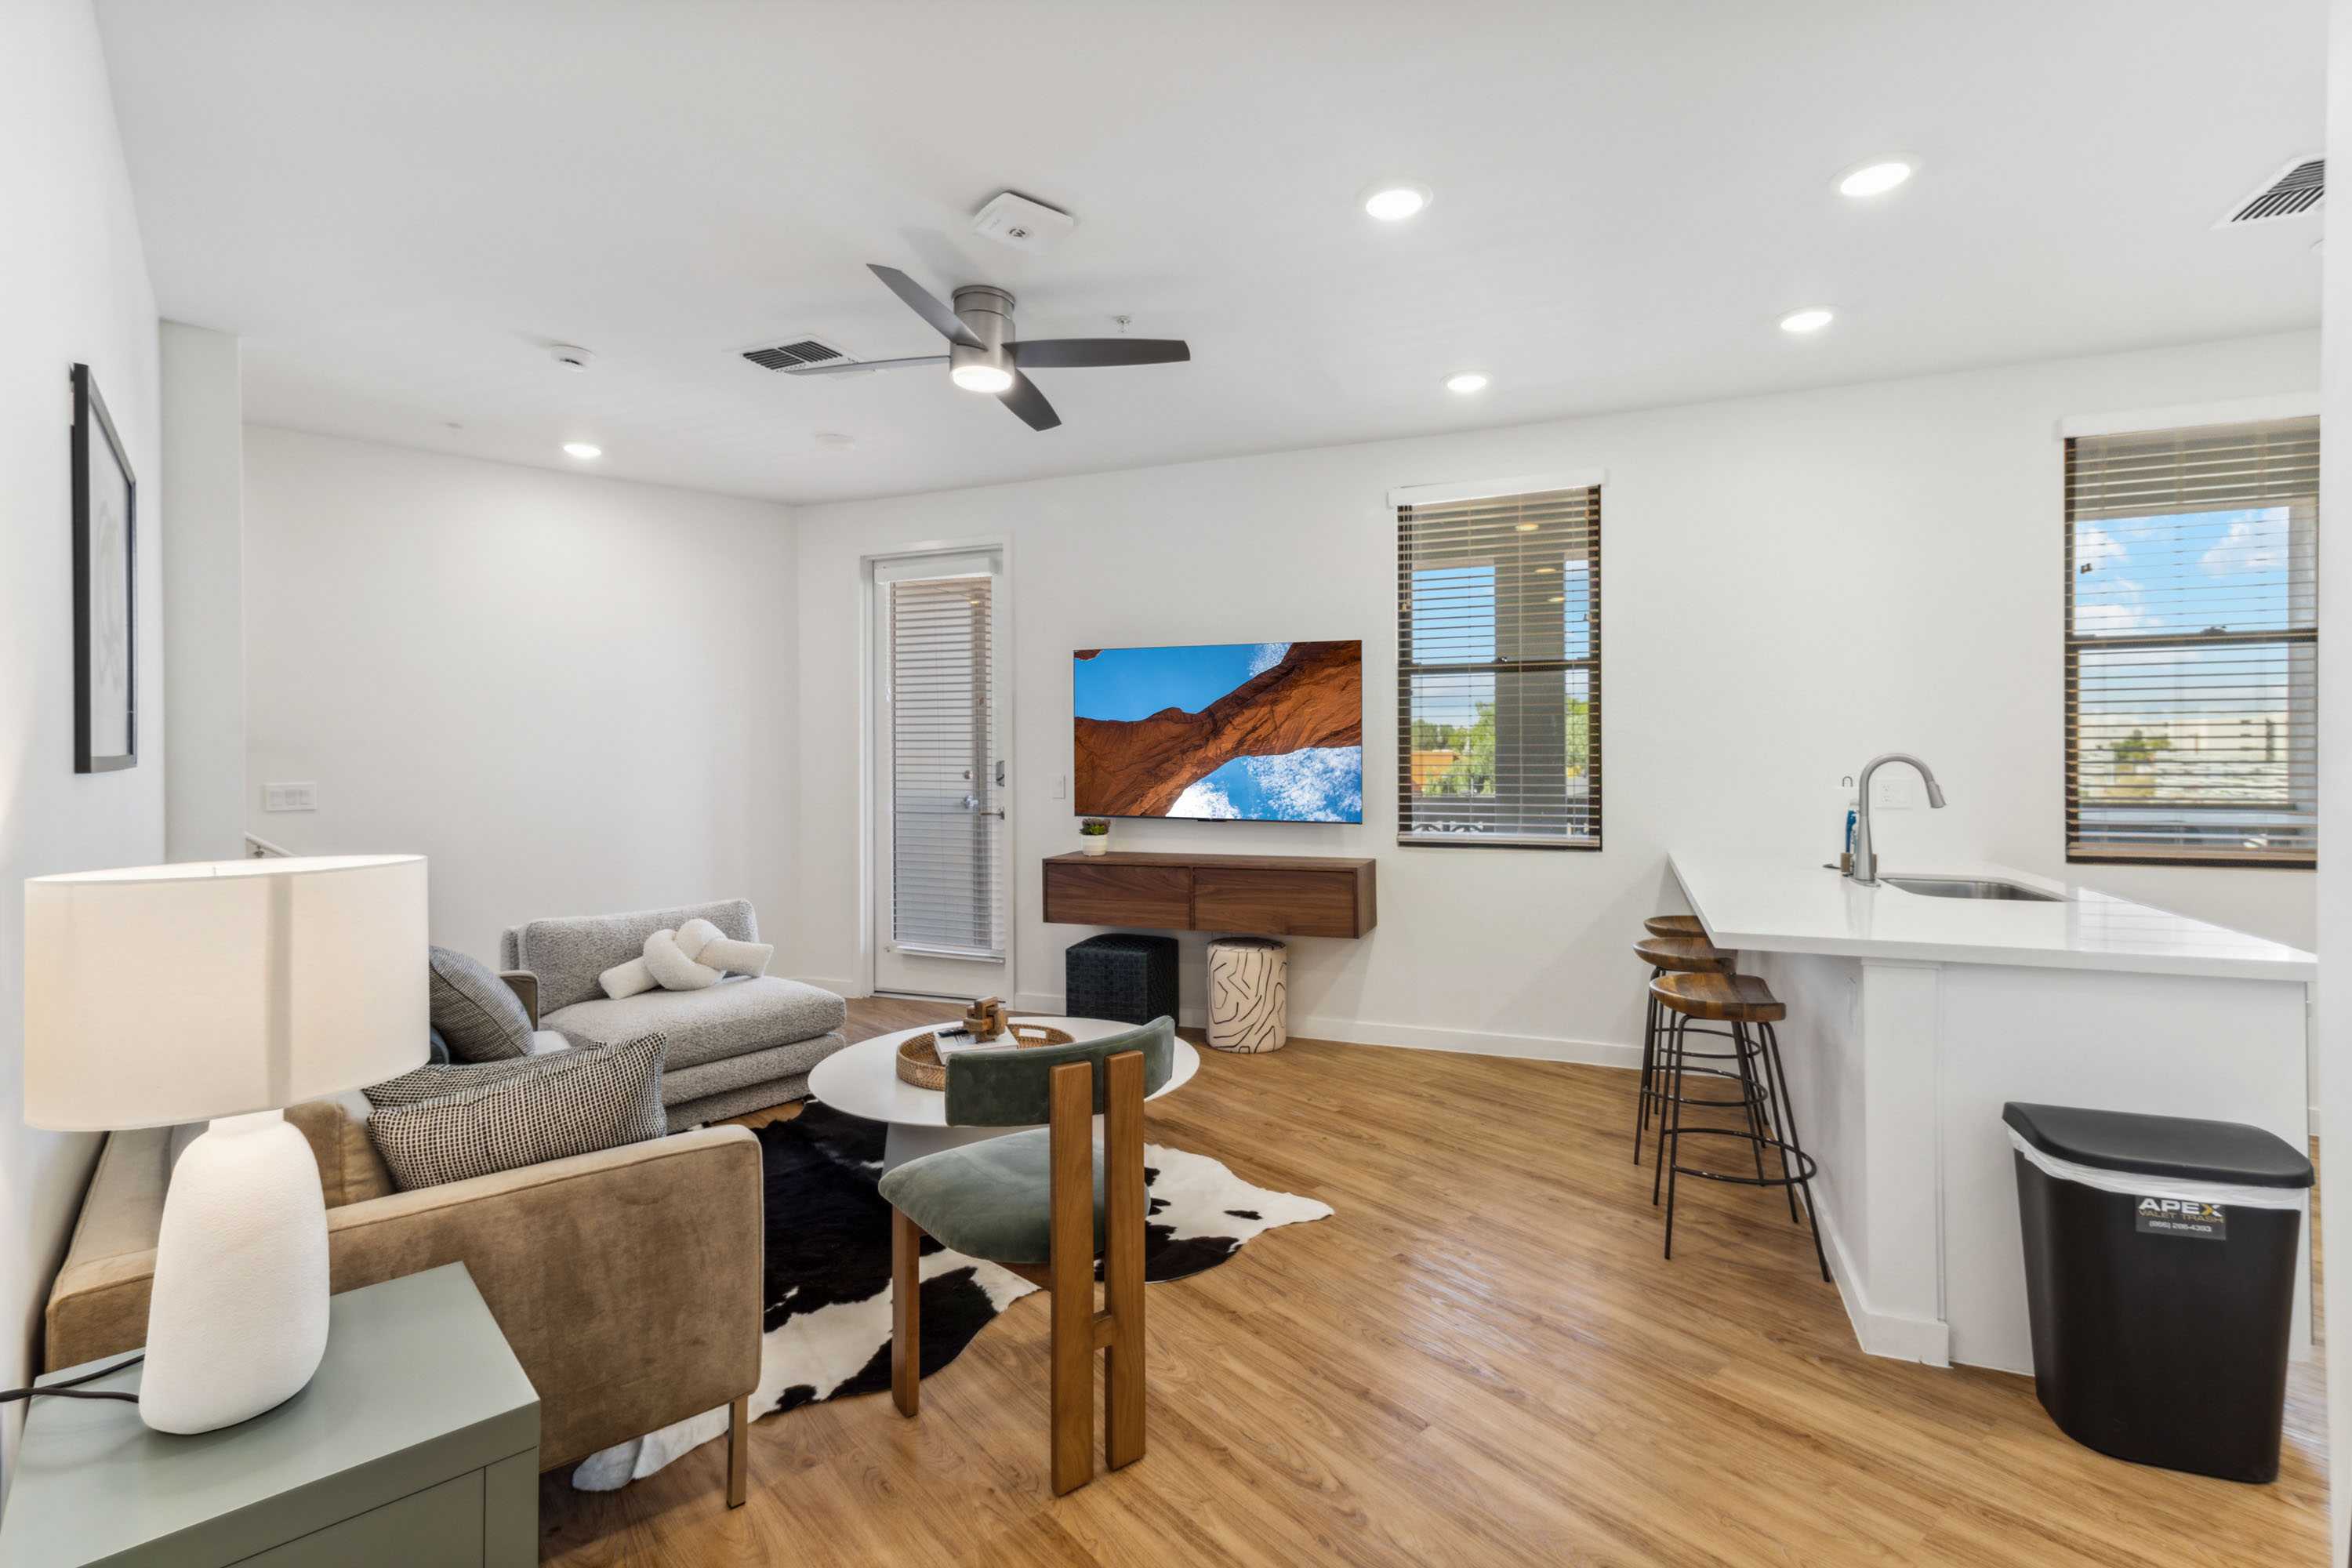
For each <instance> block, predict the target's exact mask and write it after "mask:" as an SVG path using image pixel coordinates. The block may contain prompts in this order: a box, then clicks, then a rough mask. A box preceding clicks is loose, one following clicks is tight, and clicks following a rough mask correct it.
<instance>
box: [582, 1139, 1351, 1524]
mask: <svg viewBox="0 0 2352 1568" xmlns="http://www.w3.org/2000/svg"><path fill="white" fill-rule="evenodd" d="M759 1133H760V1142H761V1165H762V1169H763V1170H764V1172H765V1176H766V1182H767V1193H766V1197H767V1205H766V1213H767V1215H768V1220H767V1226H768V1236H767V1285H766V1293H767V1302H768V1308H767V1323H766V1328H767V1332H766V1335H765V1337H764V1339H763V1340H762V1342H761V1352H760V1386H759V1387H758V1388H757V1389H756V1390H754V1391H753V1392H752V1394H751V1414H752V1415H754V1416H759V1415H770V1414H772V1413H774V1412H778V1411H784V1410H792V1409H795V1408H797V1407H799V1406H800V1405H814V1404H818V1403H820V1402H822V1401H824V1400H828V1399H839V1398H842V1397H844V1396H845V1395H848V1394H879V1393H882V1392H883V1391H884V1390H886V1389H887V1388H888V1387H889V1386H890V1205H888V1204H886V1203H884V1202H883V1201H882V1194H880V1193H879V1192H877V1190H876V1185H875V1184H876V1183H877V1182H878V1181H879V1180H880V1179H881V1174H882V1137H883V1128H882V1124H881V1123H879V1122H876V1121H865V1120H864V1119H862V1118H859V1117H855V1116H849V1115H846V1114H845V1113H843V1112H841V1111H838V1110H833V1109H831V1108H830V1107H827V1106H824V1105H820V1104H817V1103H814V1102H811V1103H810V1104H809V1105H808V1106H807V1107H806V1109H804V1110H802V1112H801V1113H800V1115H799V1116H797V1117H795V1118H794V1119H793V1120H792V1121H772V1122H770V1123H768V1124H767V1125H766V1126H764V1127H761V1129H759ZM1143 1163H1144V1167H1145V1169H1144V1185H1145V1191H1146V1194H1147V1205H1146V1214H1147V1224H1148V1226H1149V1229H1148V1232H1147V1234H1146V1237H1145V1242H1144V1277H1145V1278H1146V1279H1150V1280H1152V1281H1154V1282H1164V1281H1166V1280H1170V1279H1183V1278H1184V1277H1185V1276H1186V1275H1188V1274H1197V1273H1199V1272H1201V1270H1202V1269H1204V1268H1215V1267H1216V1266H1217V1265H1218V1264H1220V1263H1223V1261H1224V1260H1225V1259H1226V1258H1231V1257H1232V1256H1233V1255H1234V1253H1235V1252H1237V1251H1239V1250H1240V1249H1241V1247H1242V1244H1243V1243H1244V1242H1246V1241H1248V1240H1249V1239H1250V1238H1251V1237H1255V1236H1257V1235H1258V1234H1260V1233H1261V1232H1264V1231H1268V1230H1272V1229H1274V1228H1275V1227H1276V1226H1285V1225H1297V1224H1298V1223H1300V1222H1301V1221H1305V1220H1317V1219H1324V1218H1327V1217H1328V1215H1330V1213H1331V1209H1330V1205H1328V1204H1322V1203H1318V1202H1317V1201H1316V1200H1315V1199H1313V1198H1302V1197H1299V1196H1298V1195H1297V1194H1293V1193H1277V1192H1270V1191H1268V1190H1267V1189H1265V1188H1264V1187H1254V1186H1252V1185H1250V1184H1248V1183H1247V1182H1244V1181H1243V1180H1242V1179H1241V1178H1240V1177H1238V1176H1236V1175H1234V1173H1232V1172H1231V1171H1229V1170H1227V1169H1225V1167H1224V1166H1223V1165H1222V1164H1220V1163H1217V1162H1216V1161H1214V1160H1212V1159H1210V1158H1208V1157H1207V1156H1206V1155H1202V1154H1188V1153H1186V1152H1184V1151H1182V1150H1181V1149H1168V1148H1163V1147H1161V1146H1160V1145H1159V1144H1156V1143H1147V1144H1145V1145H1144V1147H1143ZM922 1279H923V1375H924V1376H925V1377H929V1376H931V1375H932V1374H933V1373H937V1372H938V1371H939V1370H940V1368H941V1367H944V1366H946V1365H947V1364H948V1363H950V1362H951V1361H953V1360H955V1358H956V1357H957V1356H958V1355H960V1354H961V1353H962V1352H963V1348H964V1346H966V1345H968V1344H970V1343H971V1341H972V1336H974V1335H975V1334H977V1333H979V1332H980V1331H981V1330H982V1329H984V1328H986V1327H987V1326H988V1325H989V1323H990V1321H992V1320H993V1319H994V1318H995V1316H996V1315H997V1314H998V1313H999V1312H1002V1311H1003V1310H1004V1309H1005V1308H1006V1307H1007V1306H1009V1305H1010V1304H1012V1303H1013V1302H1014V1301H1016V1300H1020V1299H1021V1298H1022V1297H1024V1296H1026V1295H1027V1294H1029V1293H1030V1292H1031V1291H1032V1290H1034V1289H1037V1287H1036V1286H1034V1285H1032V1284H1030V1283H1029V1282H1028V1281H1027V1280H1025V1279H1021V1278H1019V1277H1018V1276H1016V1275H1013V1274H1012V1273H1009V1272H1008V1271H1006V1270H1005V1269H1003V1268H998V1267H997V1266H996V1265H994V1264H992V1263H982V1262H980V1261H978V1260H976V1259H974V1258H966V1257H965V1256H963V1255H962V1254H961V1253H958V1252H950V1251H948V1250H947V1249H945V1248H944V1247H940V1245H939V1243H937V1242H936V1241H931V1240H929V1239H926V1240H925V1242H924V1244H923V1259H922ZM726 1430H727V1412H726V1411H725V1410H723V1409H722V1410H713V1411H709V1412H706V1413H705V1414H703V1415H698V1416H695V1417H693V1418H692V1419H690V1420H686V1421H680V1422H678V1423H677V1424H676V1425H675V1426H666V1427H664V1428H662V1429H661V1430H660V1431H658V1432H653V1433H648V1434H647V1435H646V1436H643V1437H638V1438H635V1439H634V1440H632V1441H630V1442H626V1443H620V1444H616V1445H614V1447H610V1448H606V1449H604V1451H603V1452H601V1453H596V1454H591V1455H590V1456H589V1457H588V1458H585V1459H583V1460H582V1461H581V1462H580V1465H579V1467H578V1468H576V1469H574V1470H573V1471H572V1485H573V1486H575V1487H578V1488H580V1489H583V1490H585V1491H611V1490H614V1489H616V1488H619V1487H624V1486H626V1485H627V1484H628V1483H629V1482H631V1481H633V1480H635V1479H639V1478H640V1477H644V1476H649V1475H652V1474H653V1473H654V1472H655V1471H656V1470H658V1469H660V1468H662V1467H663V1466H665V1465H667V1464H668V1463H669V1462H670V1461H671V1460H673V1459H675V1458H677V1457H678V1456H679V1455H680V1454H683V1453H685V1452H686V1451H687V1450H688V1448H691V1447H695V1446H697V1445H698V1444H701V1443H707V1442H709V1440H710V1439H712V1438H713V1437H717V1436H721V1435H723V1434H724V1433H725V1432H726Z"/></svg>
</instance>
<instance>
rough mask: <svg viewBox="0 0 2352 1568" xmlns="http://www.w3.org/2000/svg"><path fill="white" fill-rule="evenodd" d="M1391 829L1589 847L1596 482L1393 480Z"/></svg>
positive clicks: (1417, 839)
mask: <svg viewBox="0 0 2352 1568" xmlns="http://www.w3.org/2000/svg"><path fill="white" fill-rule="evenodd" d="M1391 499H1392V500H1394V501H1395V502H1396V512H1397V842H1399V843H1400V844H1437V845H1459V846H1464V847H1522V848H1544V849H1598V848H1600V847H1601V486H1600V482H1599V480H1598V479H1593V480H1592V481H1591V482H1589V483H1582V484H1573V483H1563V482H1560V481H1558V480H1549V481H1545V480H1519V481H1512V482H1510V483H1509V484H1508V486H1507V487H1505V486H1494V487H1486V488H1484V489H1480V488H1478V487H1461V486H1453V487H1434V486H1433V487H1427V488H1425V489H1414V490H1399V491H1396V492H1394V494H1393V495H1392V497H1391Z"/></svg>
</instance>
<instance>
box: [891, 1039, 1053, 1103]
mask: <svg viewBox="0 0 2352 1568" xmlns="http://www.w3.org/2000/svg"><path fill="white" fill-rule="evenodd" d="M1008 1033H1009V1034H1010V1036H1011V1039H1010V1041H1009V1043H1010V1044H1012V1045H1013V1046H1016V1047H1020V1048H1021V1049H1024V1050H1027V1049H1030V1048H1032V1047H1037V1046H1066V1045H1068V1044H1070V1043H1071V1041H1072V1040H1073V1039H1074V1038H1075V1037H1074V1036H1072V1035H1070V1034H1069V1033H1067V1032H1066V1031H1065V1030H1062V1029H1056V1028H1054V1027H1052V1026H1049V1025H1045V1024H1015V1025H1013V1026H1012V1028H1011V1029H1010V1030H1009V1031H1008ZM898 1077H899V1079H900V1080H901V1081H902V1082H906V1083H911V1084H913V1085H914V1086H915V1087H916V1088H917V1089H945V1088H947V1086H948V1067H947V1063H945V1062H943V1061H941V1060H940V1042H939V1038H938V1037H937V1036H934V1035H917V1036H916V1037H914V1038H913V1039H911V1040H902V1041H900V1042H899V1044H898Z"/></svg>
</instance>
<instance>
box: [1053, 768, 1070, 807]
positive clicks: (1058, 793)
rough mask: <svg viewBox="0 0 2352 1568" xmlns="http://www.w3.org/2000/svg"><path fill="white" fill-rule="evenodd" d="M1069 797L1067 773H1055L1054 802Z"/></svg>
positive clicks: (1068, 776)
mask: <svg viewBox="0 0 2352 1568" xmlns="http://www.w3.org/2000/svg"><path fill="white" fill-rule="evenodd" d="M1069 795H1070V775H1069V774H1067V773H1055V775H1054V798H1055V800H1066V799H1068V798H1069Z"/></svg>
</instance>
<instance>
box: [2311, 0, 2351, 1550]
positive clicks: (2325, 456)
mask: <svg viewBox="0 0 2352 1568" xmlns="http://www.w3.org/2000/svg"><path fill="white" fill-rule="evenodd" d="M2327 155H2328V157H2329V159H2330V160H2332V161H2333V162H2334V163H2335V164H2336V167H2337V168H2339V169H2344V168H2352V0H2335V4H2334V5H2331V6H2330V7H2329V8H2328V32H2327ZM2323 216H2324V218H2325V221H2326V230H2327V237H2329V238H2331V239H2333V240H2334V241H2335V242H2336V243H2335V244H2334V245H2331V246H2329V247H2327V248H2326V264H2325V271H2326V279H2325V282H2324V292H2323V294H2322V296H2321V302H2320V303H2321V309H2320V315H2321V320H2322V321H2323V322H2324V323H2325V325H2324V328H2323V331H2324V332H2325V336H2326V343H2325V353H2324V356H2323V357H2324V362H2325V378H2324V384H2323V392H2322V397H2321V405H2320V421H2319V464H2320V481H2319V482H2320V488H2321V489H2322V491H2323V492H2324V493H2325V494H2327V495H2342V494H2344V493H2345V492H2346V490H2347V488H2352V208H2348V207H2346V206H2343V205H2336V206H2334V207H2330V208H2327V209H2326V212H2325V214H2324V215H2323ZM2319 602H2320V603H2321V604H2322V605H2344V604H2352V550H2346V549H2343V548H2341V547H2340V546H2339V547H2338V548H2336V549H2333V550H2325V549H2324V550H2322V551H2321V552H2319ZM2321 625H2322V626H2326V627H2327V629H2328V630H2329V631H2331V632H2333V631H2336V630H2337V629H2338V628H2341V627H2344V626H2347V625H2352V618H2347V616H2344V615H2343V614H2342V613H2341V612H2340V611H2339V612H2338V613H2337V614H2336V615H2335V616H2328V615H2326V612H2325V611H2323V612H2322V615H2321ZM2319 773H2320V778H2319V837H2320V842H2321V843H2322V844H2323V845H2329V846H2340V845H2342V844H2343V843H2344V842H2345V841H2346V838H2347V836H2352V637H2321V639H2320V643H2319ZM2318 883H2319V899H2318V905H2319V909H2318V917H2319V922H2318V923H2319V942H2318V944H2317V948H2316V951H2317V952H2318V953H2319V984H2317V985H2316V986H2315V988H2314V989H2315V992H2316V994H2317V1002H2318V1005H2317V1007H2316V1009H2315V1016H2316V1022H2317V1027H2316V1029H2315V1031H2314V1036H2315V1048H2316V1054H2317V1056H2318V1058H2319V1065H2320V1074H2319V1079H2320V1138H2321V1140H2322V1141H2323V1142H2325V1143H2326V1146H2327V1147H2328V1148H2329V1149H2330V1150H2334V1151H2336V1158H2334V1159H2330V1160H2327V1161H2326V1162H2324V1163H2322V1165H2321V1167H2320V1185H2321V1187H2322V1189H2323V1190H2322V1192H2321V1194H2320V1197H2321V1203H2320V1214H2321V1221H2322V1224H2324V1225H2325V1226H2326V1236H2325V1237H2322V1238H2320V1239H2321V1240H2322V1242H2323V1243H2324V1250H2325V1252H2326V1256H2328V1257H2331V1258H2336V1259H2338V1260H2339V1262H2338V1265H2337V1267H2338V1268H2339V1270H2340V1268H2341V1267H2342V1265H2341V1261H2340V1260H2341V1259H2343V1258H2352V1158H2347V1157H2345V1156H2344V1154H2343V1152H2342V1151H2344V1150H2346V1149H2347V1148H2352V855H2346V854H2343V853H2341V852H2340V851H2339V850H2336V849H2333V848H2331V849H2329V850H2328V851H2326V852H2325V853H2324V854H2323V855H2322V856H2321V858H2320V862H2319V872H2318ZM2338 1278H2341V1275H2340V1273H2339V1275H2338ZM2343 1299H2344V1298H2343V1297H2342V1296H2341V1295H2338V1296H2336V1297H2335V1298H2334V1300H2338V1301H2340V1300H2343ZM2334 1321H2336V1322H2338V1323H2341V1322H2343V1321H2346V1319H2345V1316H2344V1315H2343V1313H2342V1312H2341V1311H2340V1310H2339V1311H2338V1312H2337V1313H2336V1316H2335V1319H2334ZM2327 1430H2328V1440H2327V1473H2328V1486H2327V1493H2328V1498H2329V1500H2330V1501H2329V1508H2330V1511H2331V1522H2332V1525H2333V1530H2332V1532H2331V1534H2330V1536H2329V1540H2330V1542H2331V1544H2330V1546H2329V1548H2328V1553H2327V1560H2328V1562H2330V1563H2342V1562H2344V1561H2345V1560H2346V1559H2345V1546H2346V1542H2347V1540H2352V1352H2347V1349H2346V1347H2345V1346H2344V1345H2343V1344H2341V1343H2339V1344H2337V1345H2336V1346H2334V1347H2332V1348H2331V1353H2330V1354H2329V1355H2328V1357H2327Z"/></svg>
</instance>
